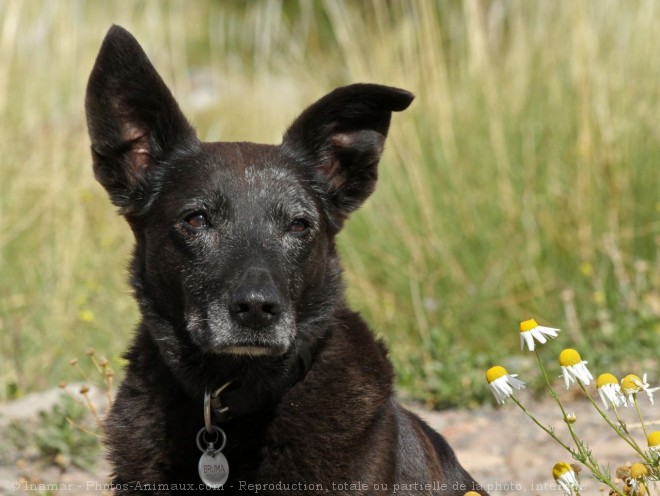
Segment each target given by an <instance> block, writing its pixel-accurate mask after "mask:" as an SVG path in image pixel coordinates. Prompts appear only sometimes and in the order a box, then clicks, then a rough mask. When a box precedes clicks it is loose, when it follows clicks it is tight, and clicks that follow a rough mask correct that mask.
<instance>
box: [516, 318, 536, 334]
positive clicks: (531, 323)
mask: <svg viewBox="0 0 660 496" xmlns="http://www.w3.org/2000/svg"><path fill="white" fill-rule="evenodd" d="M538 326H539V325H538V324H537V323H536V321H535V320H534V319H529V320H525V321H523V322H521V323H520V332H527V331H531V330H532V329H534V328H536V327H538Z"/></svg>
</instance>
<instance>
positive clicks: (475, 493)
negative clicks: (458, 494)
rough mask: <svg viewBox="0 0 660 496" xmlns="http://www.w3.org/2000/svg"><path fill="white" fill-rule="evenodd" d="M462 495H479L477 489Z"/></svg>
mask: <svg viewBox="0 0 660 496" xmlns="http://www.w3.org/2000/svg"><path fill="white" fill-rule="evenodd" d="M463 496H481V494H479V493H478V492H477V491H468V492H466V493H465V494H464V495H463Z"/></svg>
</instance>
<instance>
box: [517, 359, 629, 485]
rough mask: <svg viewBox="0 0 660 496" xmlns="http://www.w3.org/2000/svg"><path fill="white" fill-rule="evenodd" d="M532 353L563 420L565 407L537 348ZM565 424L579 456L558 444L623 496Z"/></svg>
mask: <svg viewBox="0 0 660 496" xmlns="http://www.w3.org/2000/svg"><path fill="white" fill-rule="evenodd" d="M534 354H535V355H536V359H537V361H538V363H539V366H540V367H541V372H543V377H544V379H545V385H546V387H547V389H548V392H549V393H550V396H552V398H553V399H554V400H555V402H556V403H557V406H559V409H560V410H561V413H562V415H563V418H564V420H565V419H566V409H565V408H564V405H562V404H561V401H560V400H559V396H558V395H557V393H556V392H555V390H554V389H553V388H552V385H551V384H550V378H549V377H548V373H547V371H546V369H545V366H544V365H543V361H542V360H541V356H540V355H539V352H538V350H537V349H535V350H534ZM577 383H578V384H579V385H580V387H582V388H583V389H584V386H583V385H582V383H581V381H580V380H579V379H577ZM528 416H529V415H528ZM530 418H532V417H530ZM536 424H537V425H540V423H538V422H536ZM566 426H567V427H568V432H569V433H570V434H571V437H572V438H573V442H574V443H575V447H576V448H577V450H578V455H579V456H576V455H575V452H574V451H573V450H572V449H569V448H567V447H566V445H564V444H563V443H560V444H561V445H562V446H564V447H565V448H566V449H568V451H569V452H570V453H571V454H572V455H573V458H575V459H576V460H578V461H579V462H581V463H582V464H584V466H585V467H587V468H588V469H589V470H590V471H591V473H592V474H593V475H594V477H595V478H596V479H598V480H599V481H600V482H602V483H603V484H606V485H607V486H608V487H609V488H610V489H612V490H613V491H614V492H616V493H617V494H619V495H620V496H625V495H624V493H623V492H621V490H620V489H619V488H618V487H616V486H615V485H614V483H613V482H612V481H611V480H609V478H608V477H606V476H605V475H604V474H603V472H602V471H601V470H600V467H599V465H598V462H597V461H596V460H594V459H593V457H592V456H591V453H590V452H587V451H586V450H585V449H584V443H583V442H582V440H581V439H580V438H579V437H578V435H577V433H576V432H575V429H573V425H572V424H570V423H568V422H566ZM543 430H545V431H546V432H548V430H546V429H543ZM552 437H553V439H557V438H556V436H555V435H554V433H553V435H552Z"/></svg>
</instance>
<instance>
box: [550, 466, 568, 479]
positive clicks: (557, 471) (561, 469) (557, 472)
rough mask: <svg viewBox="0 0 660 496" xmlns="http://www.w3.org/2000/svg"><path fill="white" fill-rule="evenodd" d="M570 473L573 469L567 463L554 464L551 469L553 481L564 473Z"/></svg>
mask: <svg viewBox="0 0 660 496" xmlns="http://www.w3.org/2000/svg"><path fill="white" fill-rule="evenodd" d="M572 471H573V468H572V467H571V466H570V465H569V464H568V463H566V462H559V463H556V464H555V466H554V467H552V476H553V477H554V478H555V480H557V479H559V478H560V477H561V476H562V475H564V474H565V473H567V472H572Z"/></svg>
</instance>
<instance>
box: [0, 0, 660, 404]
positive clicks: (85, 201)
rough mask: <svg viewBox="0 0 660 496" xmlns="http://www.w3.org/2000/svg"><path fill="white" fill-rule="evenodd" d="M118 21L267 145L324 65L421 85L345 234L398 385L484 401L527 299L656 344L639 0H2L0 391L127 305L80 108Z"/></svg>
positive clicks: (621, 360) (335, 78)
mask: <svg viewBox="0 0 660 496" xmlns="http://www.w3.org/2000/svg"><path fill="white" fill-rule="evenodd" d="M387 5H388V6H389V7H388V8H386V6H387ZM113 22H114V23H117V24H121V25H124V26H125V27H126V28H128V29H129V30H131V31H132V32H133V33H134V34H135V35H136V37H137V38H138V39H139V40H140V41H141V42H142V43H143V46H144V47H145V49H146V51H147V52H148V53H149V55H150V57H151V58H152V60H153V62H154V63H155V65H156V67H157V68H158V69H159V70H160V72H161V74H163V76H164V77H165V79H166V81H167V82H168V84H170V85H171V87H172V89H173V92H174V93H175V95H177V97H178V99H179V102H180V104H181V106H182V107H183V109H184V111H185V112H186V113H187V114H188V115H189V116H190V117H191V119H192V120H193V122H194V123H195V125H196V126H197V128H198V131H199V134H200V137H202V138H203V139H210V140H216V139H223V140H232V139H251V140H254V141H266V142H277V141H279V138H280V134H281V132H282V130H283V129H284V128H285V126H286V125H287V124H288V123H289V122H290V121H291V120H292V119H293V118H294V117H295V115H296V114H297V113H298V112H299V111H300V110H301V109H302V108H303V107H304V105H306V104H307V103H310V102H312V101H313V100H314V99H316V98H318V97H319V96H321V95H322V94H324V93H325V92H327V91H328V90H330V89H332V88H333V87H334V86H336V85H340V84H346V83H350V82H356V81H374V82H380V83H385V84H392V85H399V86H402V87H404V88H407V89H410V90H412V91H413V92H415V93H416V95H417V100H416V102H415V103H414V105H413V107H412V108H411V109H410V110H409V111H407V112H405V113H404V114H401V115H396V116H395V117H394V121H393V126H392V132H391V135H390V137H389V139H388V149H387V152H386V154H385V158H384V160H383V163H382V168H381V171H382V172H381V177H382V179H381V184H380V186H379V190H378V191H377V192H376V194H375V195H374V197H373V198H372V200H371V201H370V202H369V203H368V204H367V206H366V207H365V208H364V209H363V210H362V211H361V212H359V213H358V214H357V215H356V216H355V217H354V219H353V221H352V223H351V224H350V225H349V227H348V229H347V232H346V233H345V234H344V236H343V238H342V242H341V247H342V251H343V253H344V258H345V262H346V265H347V279H348V282H349V287H350V297H351V300H352V301H353V302H354V305H355V306H356V307H358V308H359V309H361V310H362V311H363V312H364V313H365V314H366V316H367V318H368V319H369V320H370V322H372V323H373V326H374V328H376V329H377V330H378V332H379V333H380V334H381V335H382V336H383V337H384V338H385V339H386V340H387V341H388V343H389V344H390V347H391V349H392V355H393V358H394V360H395V362H396V364H397V366H398V369H399V372H400V379H401V383H402V384H403V385H404V386H405V387H407V388H408V390H410V391H412V393H413V394H415V395H416V396H418V397H423V398H425V399H427V400H428V401H429V402H430V403H433V404H436V405H443V404H452V403H464V404H465V403H469V402H470V401H472V400H475V399H479V398H482V397H483V396H482V395H483V394H484V391H485V390H484V389H483V388H482V386H481V382H482V379H481V377H482V373H483V370H485V367H486V365H488V364H489V360H490V359H491V357H492V356H498V357H501V356H502V354H503V350H506V349H507V347H509V349H511V350H512V352H513V351H514V350H513V349H512V347H514V346H516V342H517V339H518V337H517V335H516V332H515V329H516V324H517V322H518V320H521V319H525V318H528V317H531V316H533V317H535V318H537V319H538V320H539V321H542V322H543V323H546V324H550V325H555V326H560V327H563V328H565V329H566V330H567V331H568V332H569V333H570V334H571V338H573V339H574V340H575V341H576V342H577V343H578V344H579V345H581V346H588V347H590V349H591V350H592V352H593V353H594V354H597V353H598V352H599V351H601V350H603V349H609V348H613V349H614V350H615V353H614V354H613V355H614V356H611V355H610V357H609V358H611V359H612V360H613V361H614V364H615V366H618V367H625V357H626V356H635V357H636V358H640V359H644V357H648V358H651V359H652V357H654V356H657V343H658V337H659V334H658V333H659V332H660V327H659V325H658V318H659V316H660V295H659V294H658V289H657V288H658V287H660V269H659V263H660V258H659V256H658V235H659V234H660V221H659V214H660V202H659V201H658V191H660V174H659V173H658V165H657V157H658V150H660V132H659V131H658V126H657V119H658V117H657V116H658V115H660V94H659V88H660V85H658V79H657V76H658V70H657V67H655V65H654V64H655V59H656V58H657V54H658V53H660V38H659V37H658V36H657V32H658V28H660V6H659V5H658V4H657V3H655V2H653V1H651V0H649V1H635V2H626V3H624V2H614V1H592V2H582V1H578V2H573V1H565V2H515V1H504V0H493V1H490V2H480V1H477V0H468V1H466V2H463V3H458V2H448V1H439V2H431V1H425V0H419V1H414V0H410V1H400V2H389V3H387V4H386V3H385V2H381V1H377V0H373V1H371V2H359V3H358V2H342V1H338V0H326V1H324V2H304V1H300V2H289V1H287V2H280V1H261V2H253V3H249V4H242V3H238V2H236V3H232V2H195V3H190V2H183V1H171V2H143V1H139V2H138V1H136V2H121V3H119V2H117V3H112V2H93V1H78V2H50V1H47V0H41V1H39V0H28V1H24V0H5V1H4V2H2V3H0V61H1V62H0V64H1V67H0V112H1V115H2V120H1V121H0V357H1V359H0V383H2V384H5V385H8V386H7V390H6V391H2V392H0V397H3V396H4V397H6V396H9V395H11V394H14V393H13V391H14V390H15V389H16V388H18V390H19V391H25V390H29V389H33V388H40V387H44V386H46V385H48V384H52V383H56V382H57V381H58V380H60V379H62V378H66V375H67V365H66V364H67V363H68V359H69V358H70V356H76V355H80V354H81V353H82V352H83V350H85V349H86V348H87V347H88V346H90V345H93V346H94V347H95V348H97V349H99V350H103V351H104V352H105V353H108V354H109V355H110V356H113V357H115V358H114V360H115V361H116V360H117V357H118V353H119V352H120V350H122V349H123V348H124V347H125V345H126V342H127V340H128V338H129V335H130V329H131V327H132V326H133V324H134V323H135V321H136V318H137V315H136V310H135V307H134V305H133V303H132V301H131V298H130V295H129V293H128V290H127V286H126V284H125V271H124V266H125V263H126V261H127V259H128V256H129V250H130V245H131V242H132V240H131V236H130V232H129V230H128V228H127V227H126V226H125V225H124V223H123V222H122V221H121V219H119V218H116V217H115V215H114V212H113V209H112V207H111V206H110V205H109V202H107V200H106V198H105V193H104V192H103V191H102V189H101V188H100V187H99V186H98V185H97V184H96V183H95V181H94V179H93V177H92V174H91V168H90V158H89V153H88V139H87V136H86V131H85V123H84V113H83V98H84V87H85V83H86V78H87V75H88V74H89V71H90V69H91V65H92V63H93V60H94V56H95V55H96V52H97V50H98V46H99V44H100V41H101V39H102V36H103V33H104V32H105V30H106V29H107V28H108V27H109V25H110V24H111V23H113ZM583 355H587V356H588V355H589V352H585V353H583ZM587 359H590V360H592V361H598V357H597V356H592V357H589V358H587ZM466 390H467V391H466Z"/></svg>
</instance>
